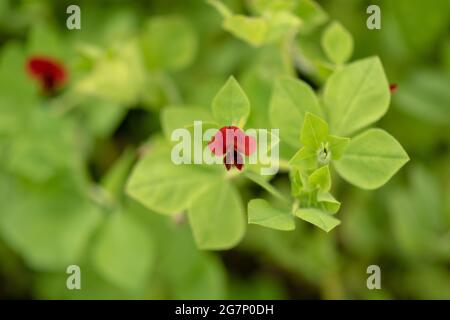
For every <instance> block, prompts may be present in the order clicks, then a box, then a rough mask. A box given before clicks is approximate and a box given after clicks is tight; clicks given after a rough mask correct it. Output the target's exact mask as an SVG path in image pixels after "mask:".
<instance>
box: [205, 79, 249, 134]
mask: <svg viewBox="0 0 450 320" xmlns="http://www.w3.org/2000/svg"><path fill="white" fill-rule="evenodd" d="M212 112H213V115H214V118H215V119H216V121H217V122H219V124H220V125H224V126H229V125H236V126H238V127H241V128H242V127H243V126H244V124H245V122H246V121H247V118H248V116H249V114H250V102H249V101H248V98H247V96H246V95H245V92H244V90H242V88H241V86H240V85H239V83H238V82H237V81H236V79H235V78H234V77H233V76H231V77H230V78H229V79H228V81H227V82H226V83H225V85H224V86H223V87H222V88H221V89H220V91H219V92H218V93H217V95H216V96H215V97H214V100H213V103H212Z"/></svg>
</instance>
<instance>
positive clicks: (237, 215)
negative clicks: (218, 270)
mask: <svg viewBox="0 0 450 320" xmlns="http://www.w3.org/2000/svg"><path fill="white" fill-rule="evenodd" d="M188 216H189V222H190V224H191V227H192V231H193V233H194V239H195V242H196V243H197V246H198V247H199V248H200V249H208V250H224V249H229V248H232V247H234V246H235V245H237V244H238V243H239V241H241V239H242V237H243V236H244V233H245V225H246V224H245V218H244V209H243V208H242V202H241V199H240V197H239V194H238V193H237V191H236V190H235V189H234V187H233V186H232V185H231V184H230V183H229V182H228V181H224V180H223V181H219V182H216V183H215V184H213V185H212V186H210V187H209V188H208V189H207V190H205V192H203V193H202V194H201V195H200V196H199V197H197V198H196V199H195V200H194V201H193V202H192V203H191V205H190V207H189V211H188Z"/></svg>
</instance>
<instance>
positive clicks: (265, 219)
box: [248, 199, 295, 231]
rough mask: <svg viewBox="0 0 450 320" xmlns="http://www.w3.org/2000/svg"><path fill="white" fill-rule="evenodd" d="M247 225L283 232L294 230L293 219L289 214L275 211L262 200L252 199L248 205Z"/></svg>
mask: <svg viewBox="0 0 450 320" xmlns="http://www.w3.org/2000/svg"><path fill="white" fill-rule="evenodd" d="M248 223H253V224H259V225H261V226H264V227H267V228H272V229H276V230H283V231H290V230H294V229H295V222H294V218H293V216H292V215H291V214H290V213H289V212H284V211H282V210H279V209H275V208H273V207H271V206H270V204H269V203H268V202H267V201H266V200H263V199H253V200H250V202H249V203H248Z"/></svg>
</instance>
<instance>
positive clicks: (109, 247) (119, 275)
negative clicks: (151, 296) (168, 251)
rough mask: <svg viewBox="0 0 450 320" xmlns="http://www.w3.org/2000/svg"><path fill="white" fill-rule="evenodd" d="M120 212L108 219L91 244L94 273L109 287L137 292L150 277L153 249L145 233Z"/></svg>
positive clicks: (146, 232) (143, 229) (150, 239)
mask: <svg viewBox="0 0 450 320" xmlns="http://www.w3.org/2000/svg"><path fill="white" fill-rule="evenodd" d="M123 210H125V209H123ZM123 210H120V211H118V212H115V213H112V215H111V216H109V217H108V220H107V221H106V224H105V225H104V226H103V228H102V229H101V230H100V234H99V236H98V238H97V239H96V242H95V243H94V247H93V256H92V259H93V264H94V266H95V267H96V269H97V271H98V272H99V273H100V274H101V275H102V276H103V277H105V278H106V279H107V280H109V281H110V282H111V283H114V284H116V285H117V286H119V287H122V288H124V289H127V290H137V289H140V288H142V286H144V285H145V280H147V278H148V276H149V274H150V271H151V267H152V262H153V259H154V245H153V241H152V238H151V237H150V235H149V234H148V230H147V229H146V228H145V227H144V226H143V225H142V224H140V223H138V221H135V220H134V219H133V217H132V216H130V212H127V211H123Z"/></svg>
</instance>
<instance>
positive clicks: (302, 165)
mask: <svg viewBox="0 0 450 320" xmlns="http://www.w3.org/2000/svg"><path fill="white" fill-rule="evenodd" d="M289 164H290V165H291V166H293V167H296V168H298V169H300V170H312V169H315V168H316V167H317V154H316V150H314V149H311V148H308V147H303V148H301V149H300V150H299V151H297V153H296V154H295V155H294V156H293V157H292V159H291V160H289Z"/></svg>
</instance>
